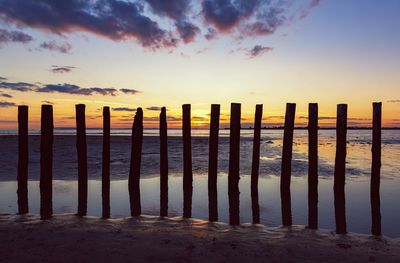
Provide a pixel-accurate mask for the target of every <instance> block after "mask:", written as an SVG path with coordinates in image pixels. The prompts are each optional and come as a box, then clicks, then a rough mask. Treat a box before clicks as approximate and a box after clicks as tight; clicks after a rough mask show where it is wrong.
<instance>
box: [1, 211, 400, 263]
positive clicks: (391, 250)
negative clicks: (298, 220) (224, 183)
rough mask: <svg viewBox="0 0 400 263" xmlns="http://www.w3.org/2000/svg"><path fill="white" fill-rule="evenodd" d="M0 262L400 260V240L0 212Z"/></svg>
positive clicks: (167, 221) (256, 227) (172, 220)
mask: <svg viewBox="0 0 400 263" xmlns="http://www.w3.org/2000/svg"><path fill="white" fill-rule="evenodd" d="M0 243H1V245H0V262H161V261H162V262H246V261H247V262H398V261H399V258H400V239H390V238H386V237H383V238H374V237H371V236H369V235H361V234H353V233H351V234H347V235H335V234H334V233H332V232H330V231H325V230H319V231H312V230H309V229H306V228H305V227H304V226H293V227H291V228H281V227H274V228H272V227H265V226H263V225H251V224H244V225H241V226H239V227H230V226H228V225H227V224H223V223H209V222H207V221H202V220H195V219H192V220H182V219H181V218H180V217H175V218H169V219H160V218H158V217H153V216H142V217H140V218H116V219H109V220H103V219H99V218H96V217H85V218H78V217H76V216H74V215H72V214H63V215H56V216H54V218H53V219H51V220H48V221H41V220H39V218H38V217H37V216H32V215H28V216H18V215H11V214H0Z"/></svg>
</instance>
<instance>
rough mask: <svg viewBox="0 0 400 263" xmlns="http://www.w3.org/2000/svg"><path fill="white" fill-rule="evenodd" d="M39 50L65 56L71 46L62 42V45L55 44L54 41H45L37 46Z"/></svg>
mask: <svg viewBox="0 0 400 263" xmlns="http://www.w3.org/2000/svg"><path fill="white" fill-rule="evenodd" d="M39 48H40V49H47V50H50V51H57V52H60V53H63V54H67V53H69V52H70V51H71V49H72V46H71V44H69V43H67V42H64V43H57V42H55V41H47V42H43V43H41V44H40V46H39Z"/></svg>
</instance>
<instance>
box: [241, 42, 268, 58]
mask: <svg viewBox="0 0 400 263" xmlns="http://www.w3.org/2000/svg"><path fill="white" fill-rule="evenodd" d="M272 50H274V49H273V48H272V47H264V46H261V45H256V46H254V47H253V48H251V49H248V50H247V55H248V57H249V58H255V57H258V56H261V55H262V54H264V53H267V52H270V51H272Z"/></svg>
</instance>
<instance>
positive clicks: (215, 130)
mask: <svg viewBox="0 0 400 263" xmlns="http://www.w3.org/2000/svg"><path fill="white" fill-rule="evenodd" d="M219 115H220V105H219V104H212V105H211V118H210V143H209V152H208V220H209V221H211V222H215V221H218V192H217V178H218V134H219Z"/></svg>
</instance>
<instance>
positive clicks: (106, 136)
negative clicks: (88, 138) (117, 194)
mask: <svg viewBox="0 0 400 263" xmlns="http://www.w3.org/2000/svg"><path fill="white" fill-rule="evenodd" d="M110 126H111V124H110V107H104V108H103V167H102V180H101V189H102V191H101V193H102V205H103V218H110Z"/></svg>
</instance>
